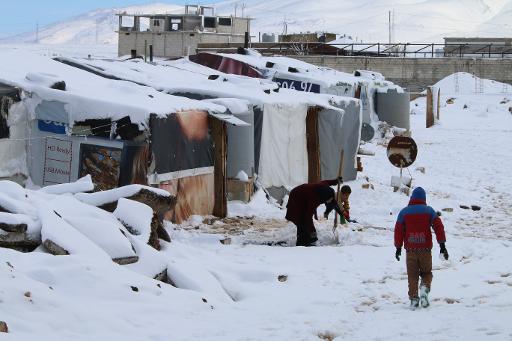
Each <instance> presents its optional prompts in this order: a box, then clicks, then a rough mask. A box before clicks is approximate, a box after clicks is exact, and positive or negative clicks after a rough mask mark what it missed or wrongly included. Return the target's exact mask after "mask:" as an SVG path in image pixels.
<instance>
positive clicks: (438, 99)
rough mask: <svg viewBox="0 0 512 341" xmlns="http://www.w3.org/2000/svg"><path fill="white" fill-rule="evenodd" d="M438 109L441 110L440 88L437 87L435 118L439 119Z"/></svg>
mask: <svg viewBox="0 0 512 341" xmlns="http://www.w3.org/2000/svg"><path fill="white" fill-rule="evenodd" d="M439 111H441V89H437V117H436V119H437V120H439Z"/></svg>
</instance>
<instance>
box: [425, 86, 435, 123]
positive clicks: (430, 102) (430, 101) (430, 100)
mask: <svg viewBox="0 0 512 341" xmlns="http://www.w3.org/2000/svg"><path fill="white" fill-rule="evenodd" d="M426 114H427V115H426V119H427V122H426V127H427V128H430V127H432V126H433V125H434V96H433V94H432V87H430V86H429V87H428V88H427V113H426Z"/></svg>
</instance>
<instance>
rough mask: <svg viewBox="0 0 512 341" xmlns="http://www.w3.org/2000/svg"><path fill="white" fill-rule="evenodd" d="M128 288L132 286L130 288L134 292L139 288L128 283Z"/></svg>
mask: <svg viewBox="0 0 512 341" xmlns="http://www.w3.org/2000/svg"><path fill="white" fill-rule="evenodd" d="M130 288H132V290H133V291H135V292H139V288H137V287H136V286H133V285H130Z"/></svg>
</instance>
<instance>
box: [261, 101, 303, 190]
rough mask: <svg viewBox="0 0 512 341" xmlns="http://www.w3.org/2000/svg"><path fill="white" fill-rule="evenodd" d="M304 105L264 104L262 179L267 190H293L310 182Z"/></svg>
mask: <svg viewBox="0 0 512 341" xmlns="http://www.w3.org/2000/svg"><path fill="white" fill-rule="evenodd" d="M307 111H308V107H307V105H305V104H295V105H286V106H285V105H281V104H265V105H264V107H263V125H262V132H261V134H262V136H261V151H260V161H259V172H258V175H259V179H260V182H261V184H262V185H263V186H264V187H266V188H268V187H272V186H275V187H280V186H284V187H286V188H292V187H295V186H298V185H300V184H303V183H305V182H307V181H308V154H307V147H306V116H307Z"/></svg>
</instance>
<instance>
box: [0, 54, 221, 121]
mask: <svg viewBox="0 0 512 341" xmlns="http://www.w3.org/2000/svg"><path fill="white" fill-rule="evenodd" d="M58 81H64V82H65V83H66V90H65V91H62V90H57V89H52V88H51V87H50V86H51V85H52V84H54V83H55V82H58ZM0 82H1V83H5V84H7V85H10V86H16V87H19V88H21V89H23V90H24V91H26V92H29V93H31V95H30V96H25V98H24V99H23V100H24V102H25V103H26V104H27V106H28V107H29V108H31V109H32V112H34V111H35V107H36V106H37V105H38V104H39V103H40V102H41V101H42V100H46V101H56V102H62V103H65V104H64V106H65V110H66V112H67V113H68V115H69V123H70V124H71V125H72V124H73V123H74V122H77V121H83V120H86V119H101V118H110V119H112V120H118V119H121V118H123V117H125V116H129V117H130V119H131V122H132V123H136V124H139V125H144V124H145V123H147V120H148V118H149V115H150V114H151V113H154V114H156V115H161V116H165V115H168V114H171V113H175V112H178V111H187V110H205V111H209V112H211V113H224V112H226V108H225V107H224V106H222V105H219V104H215V103H212V102H206V101H197V100H191V99H187V98H184V97H178V96H171V95H167V94H163V93H161V92H158V91H157V90H155V89H153V88H151V87H143V86H140V85H137V84H134V83H132V82H126V81H116V80H110V79H105V78H102V77H99V76H97V75H94V74H92V73H89V72H86V71H83V70H80V69H77V68H74V67H71V66H68V65H65V64H63V63H60V62H57V61H54V60H52V59H50V58H47V57H42V56H37V55H33V54H27V53H23V54H22V53H19V52H17V51H4V52H3V53H2V54H1V55H0Z"/></svg>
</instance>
